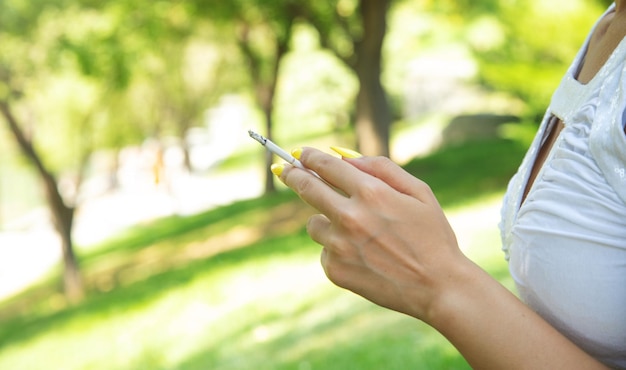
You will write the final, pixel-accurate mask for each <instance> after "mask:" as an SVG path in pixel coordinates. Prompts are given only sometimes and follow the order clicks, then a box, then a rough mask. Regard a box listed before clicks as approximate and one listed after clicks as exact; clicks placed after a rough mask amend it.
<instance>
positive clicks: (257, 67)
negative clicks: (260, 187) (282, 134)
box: [239, 17, 293, 194]
mask: <svg viewBox="0 0 626 370" xmlns="http://www.w3.org/2000/svg"><path fill="white" fill-rule="evenodd" d="M292 22H293V17H292V18H289V19H288V21H287V22H286V23H285V24H284V25H283V27H284V29H282V30H281V32H282V35H283V36H282V37H280V36H278V35H276V39H275V40H274V42H275V45H274V46H275V48H276V50H275V55H274V58H273V59H272V61H271V63H272V64H271V65H270V67H269V73H267V75H266V76H264V75H263V73H262V71H261V70H262V68H263V67H262V65H261V64H262V63H263V59H262V58H261V57H259V56H258V55H256V54H255V53H254V51H253V48H252V47H251V45H250V42H251V41H250V39H249V33H250V27H249V25H247V24H244V25H243V26H242V28H241V34H240V35H239V47H240V48H241V50H242V51H243V54H244V55H245V56H246V59H247V62H248V65H249V67H250V73H251V76H252V81H253V82H254V85H255V90H256V99H257V102H258V104H259V106H260V107H261V109H262V110H263V117H264V120H265V136H266V137H267V138H268V139H270V140H272V136H273V135H272V131H273V124H272V123H273V120H272V116H273V114H274V97H275V96H276V86H277V82H278V72H279V68H280V62H281V61H282V59H283V57H284V56H285V54H287V51H288V46H289V40H290V39H291V25H292ZM272 162H273V158H272V153H270V152H269V151H266V153H265V191H264V193H265V194H269V193H273V192H275V191H276V187H275V186H274V175H273V174H272V172H271V171H270V166H271V165H272Z"/></svg>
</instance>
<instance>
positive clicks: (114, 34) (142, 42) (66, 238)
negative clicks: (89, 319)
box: [0, 0, 184, 302]
mask: <svg viewBox="0 0 626 370" xmlns="http://www.w3.org/2000/svg"><path fill="white" fill-rule="evenodd" d="M22 5H24V4H22ZM96 5H97V7H95V8H94V7H93V6H94V4H91V3H90V2H89V1H85V2H83V3H78V4H76V3H74V2H68V4H66V3H65V2H64V1H63V0H57V1H50V2H44V3H42V4H30V3H28V4H26V5H25V6H19V4H17V3H10V4H8V5H7V6H6V7H4V8H3V12H2V13H1V14H0V25H1V27H0V38H2V40H3V45H2V46H3V47H2V48H0V116H1V117H2V118H3V121H4V122H5V123H6V125H7V127H8V129H9V131H10V132H11V133H12V135H13V137H14V139H15V142H16V144H17V147H18V148H19V149H20V150H21V152H22V153H23V154H24V155H25V156H26V158H27V159H28V160H29V162H30V163H32V164H33V166H34V168H35V169H36V171H37V174H38V175H39V177H40V179H41V180H42V184H43V187H44V192H45V194H46V199H47V204H48V208H49V209H50V214H51V219H52V223H53V224H54V226H55V227H56V229H57V231H58V233H59V236H60V239H61V245H62V252H63V286H64V290H65V294H66V297H67V298H68V300H69V301H70V302H77V301H79V300H80V299H81V298H82V297H83V296H84V286H83V281H82V278H81V274H80V270H79V263H78V259H77V257H76V255H75V252H74V244H73V239H72V228H73V221H74V213H75V209H76V207H77V206H78V200H77V195H78V193H79V190H78V189H79V187H80V181H81V179H82V177H83V176H82V173H83V172H84V169H85V164H86V163H87V160H88V159H89V157H90V155H91V153H92V152H93V151H94V150H96V149H98V148H108V147H109V148H110V147H114V148H115V147H120V146H123V145H126V144H128V143H130V142H133V141H140V140H142V139H143V136H144V135H143V133H142V132H140V131H141V130H142V129H143V128H141V127H136V126H134V125H133V122H131V121H128V117H127V115H124V114H120V112H125V111H128V110H127V109H124V108H127V103H126V99H124V98H123V95H124V92H125V90H126V88H127V87H128V86H129V85H130V83H131V80H132V75H133V73H134V72H135V70H136V69H141V68H142V67H141V66H140V64H142V63H145V62H146V59H147V58H146V55H147V54H148V53H149V50H150V48H151V47H153V45H154V44H156V43H157V42H158V41H157V40H156V39H154V38H155V37H157V38H160V39H161V40H163V39H165V37H164V35H165V36H168V37H170V38H172V37H173V38H183V36H184V32H181V31H180V30H181V27H182V28H183V31H184V25H182V26H181V25H180V24H179V23H177V22H178V19H172V17H171V13H169V12H168V10H171V8H168V9H164V8H163V7H162V6H159V5H154V4H153V3H152V2H146V4H145V5H146V7H145V8H143V9H142V12H141V13H140V14H139V13H137V12H136V11H135V10H134V8H133V7H134V6H135V5H136V2H133V3H132V4H131V3H130V2H123V1H119V2H115V3H107V4H96ZM150 5H154V6H152V7H150ZM124 7H127V8H124ZM138 30H142V31H143V32H136V31H138ZM148 59H149V58H148ZM69 173H71V174H73V175H72V178H73V180H74V181H73V182H74V183H73V191H71V192H67V191H62V189H61V188H60V187H59V179H60V177H61V176H62V175H64V174H69Z"/></svg>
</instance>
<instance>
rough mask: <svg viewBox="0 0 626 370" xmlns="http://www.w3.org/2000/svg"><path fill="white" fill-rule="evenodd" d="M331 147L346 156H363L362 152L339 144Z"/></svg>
mask: <svg viewBox="0 0 626 370" xmlns="http://www.w3.org/2000/svg"><path fill="white" fill-rule="evenodd" d="M330 149H332V150H334V151H335V152H337V153H338V154H339V155H340V156H342V157H344V158H361V157H362V156H363V155H362V154H361V153H359V152H357V151H354V150H351V149H346V148H341V147H338V146H331V147H330Z"/></svg>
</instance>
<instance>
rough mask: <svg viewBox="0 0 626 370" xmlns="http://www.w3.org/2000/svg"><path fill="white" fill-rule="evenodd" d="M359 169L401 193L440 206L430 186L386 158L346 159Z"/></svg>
mask: <svg viewBox="0 0 626 370" xmlns="http://www.w3.org/2000/svg"><path fill="white" fill-rule="evenodd" d="M344 161H346V162H348V163H350V164H351V165H353V166H354V167H356V168H357V169H359V170H361V171H363V172H364V173H367V174H369V175H371V176H374V177H376V178H378V179H380V180H382V181H383V182H384V183H386V184H387V185H389V186H391V187H392V188H394V189H395V190H396V191H398V192H400V193H404V194H406V195H409V196H411V197H413V198H416V199H418V200H419V201H421V202H423V203H427V204H439V203H438V201H437V198H436V197H435V195H434V194H433V192H432V190H431V189H430V186H428V184H426V183H425V182H424V181H422V180H420V179H418V178H416V177H415V176H413V175H411V174H410V173H408V172H406V171H405V170H404V169H402V167H400V166H398V165H397V164H396V163H394V162H393V161H391V160H390V159H389V158H386V157H362V158H356V159H344Z"/></svg>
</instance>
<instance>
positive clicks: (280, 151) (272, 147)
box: [248, 130, 317, 175]
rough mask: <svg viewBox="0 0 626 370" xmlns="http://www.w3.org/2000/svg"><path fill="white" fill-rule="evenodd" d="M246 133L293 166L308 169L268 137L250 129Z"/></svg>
mask: <svg viewBox="0 0 626 370" xmlns="http://www.w3.org/2000/svg"><path fill="white" fill-rule="evenodd" d="M248 134H250V137H251V138H253V139H254V140H256V141H258V142H259V143H261V145H263V146H264V147H265V148H267V150H269V151H270V152H272V153H274V154H276V155H277V156H279V157H280V158H282V159H284V160H286V161H287V162H288V163H290V164H291V165H293V166H294V167H298V168H301V169H303V170H308V169H307V168H306V167H304V165H303V164H302V162H300V161H299V160H297V159H296V158H294V156H292V155H291V154H289V153H287V152H286V151H285V150H284V149H283V148H281V147H279V146H278V145H276V144H274V143H273V142H272V141H271V140H270V139H267V138H265V137H263V136H262V135H259V134H257V133H256V132H254V131H252V130H248ZM309 171H310V170H309ZM311 172H312V171H311ZM316 175H317V174H316Z"/></svg>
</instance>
